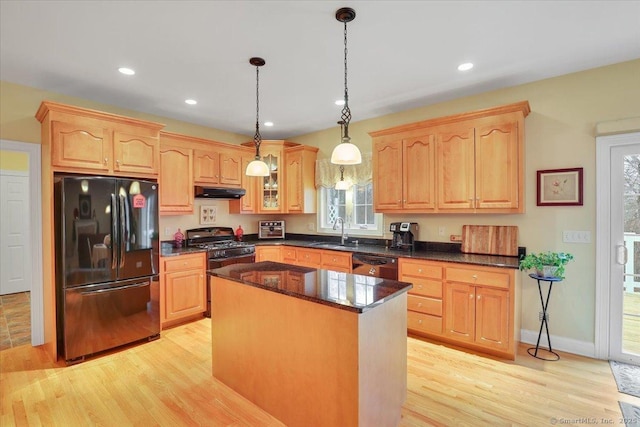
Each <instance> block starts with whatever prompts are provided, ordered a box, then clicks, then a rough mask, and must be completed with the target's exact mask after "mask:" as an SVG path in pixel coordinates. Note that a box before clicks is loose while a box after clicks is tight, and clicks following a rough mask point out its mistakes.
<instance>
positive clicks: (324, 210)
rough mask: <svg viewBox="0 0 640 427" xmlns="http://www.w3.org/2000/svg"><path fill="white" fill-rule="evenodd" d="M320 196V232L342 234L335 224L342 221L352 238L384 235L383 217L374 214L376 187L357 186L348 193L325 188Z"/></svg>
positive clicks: (371, 185) (369, 185)
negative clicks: (374, 189)
mask: <svg viewBox="0 0 640 427" xmlns="http://www.w3.org/2000/svg"><path fill="white" fill-rule="evenodd" d="M319 193H320V196H319V197H320V203H319V206H320V215H318V231H319V232H321V233H329V234H336V233H339V232H340V231H338V230H336V231H334V230H333V224H334V223H335V221H336V219H337V218H338V217H340V218H342V219H344V227H345V230H348V232H349V234H355V235H372V236H381V235H382V214H376V213H374V211H373V184H371V183H368V184H364V185H353V186H352V187H351V188H350V189H348V190H336V189H335V188H325V187H321V189H320V191H319Z"/></svg>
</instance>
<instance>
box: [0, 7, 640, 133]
mask: <svg viewBox="0 0 640 427" xmlns="http://www.w3.org/2000/svg"><path fill="white" fill-rule="evenodd" d="M344 6H349V7H353V8H354V9H355V10H356V14H357V16H356V18H355V20H354V21H353V22H351V23H349V24H348V49H349V50H348V85H349V105H350V108H351V112H352V116H353V118H352V121H359V120H363V119H367V118H371V117H376V116H381V115H384V114H389V113H394V112H398V111H403V110H407V109H410V108H415V107H419V106H425V105H430V104H434V103H437V102H442V101H446V100H449V99H454V98H459V97H462V96H467V95H471V94H476V93H481V92H485V91H488V90H493V89H497V88H502V87H508V86H513V85H517V84H521V83H526V82H531V81H535V80H540V79H544V78H548V77H553V76H557V75H562V74H567V73H571V72H575V71H580V70H585V69H589V68H594V67H598V66H603V65H608V64H613V63H617V62H623V61H627V60H632V59H637V58H640V1H611V0H610V1H542V0H541V1H515V0H512V1H340V2H335V1H260V0H255V1H153V2H152V1H99V0H93V1H84V2H80V1H51V0H45V1H17V0H1V1H0V48H1V49H0V78H1V79H2V80H4V81H8V82H12V83H18V84H23V85H27V86H32V87H35V88H39V89H44V90H47V91H52V92H56V93H61V94H64V95H69V96H74V97H79V98H84V99H88V100H92V101H96V102H100V103H104V104H110V105H114V106H118V107H122V108H126V109H131V110H135V111H141V112H145V113H150V114H155V115H159V116H163V117H170V118H173V119H178V120H183V121H186V122H190V123H196V124H199V125H204V126H208V127H214V128H218V129H222V130H226V131H230V132H235V133H240V134H245V135H252V134H253V130H254V124H255V116H256V108H255V107H256V104H255V103H256V99H255V97H256V87H255V84H256V80H255V78H256V73H255V67H253V66H251V65H250V64H249V58H250V57H252V56H260V57H263V58H264V59H265V60H266V65H265V66H264V67H262V68H261V69H260V121H261V122H263V121H266V120H270V121H273V122H274V123H275V126H273V127H272V128H266V127H264V126H261V133H262V136H263V138H266V139H281V138H290V137H293V136H297V135H302V134H306V133H309V132H313V131H317V130H322V129H327V128H331V127H333V126H336V127H337V124H336V122H337V121H338V120H339V118H340V110H341V108H342V107H339V106H336V105H335V104H334V101H335V100H337V99H341V98H342V97H343V93H344V56H343V55H344V51H343V48H344V45H343V43H344V39H343V36H344V35H343V24H342V23H341V22H338V21H337V20H336V19H335V11H336V10H337V9H339V8H340V7H344ZM463 62H473V63H474V64H475V67H474V68H473V69H472V70H471V71H468V72H460V71H458V70H457V66H458V65H459V64H461V63H463ZM121 66H127V67H130V68H133V69H135V70H136V74H135V75H134V76H129V77H128V76H124V75H122V74H120V73H118V71H117V69H118V67H121ZM187 98H193V99H196V100H197V101H198V104H197V105H195V106H189V105H187V104H185V103H184V100H185V99H187Z"/></svg>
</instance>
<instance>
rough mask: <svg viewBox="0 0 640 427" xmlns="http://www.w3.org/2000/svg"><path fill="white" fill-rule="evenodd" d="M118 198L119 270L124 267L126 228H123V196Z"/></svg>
mask: <svg viewBox="0 0 640 427" xmlns="http://www.w3.org/2000/svg"><path fill="white" fill-rule="evenodd" d="M118 198H119V199H120V209H119V211H120V263H119V264H120V268H122V267H124V251H125V249H126V245H125V232H126V228H125V224H124V221H125V218H126V216H125V212H124V208H125V203H124V196H120V195H119V196H118Z"/></svg>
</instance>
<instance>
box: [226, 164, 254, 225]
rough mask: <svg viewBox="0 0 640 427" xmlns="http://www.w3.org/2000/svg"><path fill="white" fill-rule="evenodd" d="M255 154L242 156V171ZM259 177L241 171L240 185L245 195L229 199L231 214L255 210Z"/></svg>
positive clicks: (248, 212)
mask: <svg viewBox="0 0 640 427" xmlns="http://www.w3.org/2000/svg"><path fill="white" fill-rule="evenodd" d="M254 158H255V156H253V155H251V156H249V155H244V156H242V171H245V170H246V169H247V165H249V163H250V162H252V161H253V159H254ZM259 181H261V180H260V177H257V176H247V175H245V174H244V172H243V173H242V178H241V181H240V185H241V187H242V188H244V190H245V191H246V193H245V195H244V196H242V197H241V198H240V199H238V200H229V213H232V214H253V213H256V211H257V201H256V198H257V197H258V196H257V190H258V183H259Z"/></svg>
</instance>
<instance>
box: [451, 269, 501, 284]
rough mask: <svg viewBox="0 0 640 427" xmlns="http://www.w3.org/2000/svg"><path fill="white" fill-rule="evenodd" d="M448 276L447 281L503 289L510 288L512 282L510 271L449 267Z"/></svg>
mask: <svg viewBox="0 0 640 427" xmlns="http://www.w3.org/2000/svg"><path fill="white" fill-rule="evenodd" d="M446 276H447V282H462V283H470V284H472V285H484V286H492V287H494V288H502V289H509V283H510V280H509V273H508V272H504V273H502V272H498V271H489V270H475V269H474V270H471V269H466V268H452V267H447V269H446Z"/></svg>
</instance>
